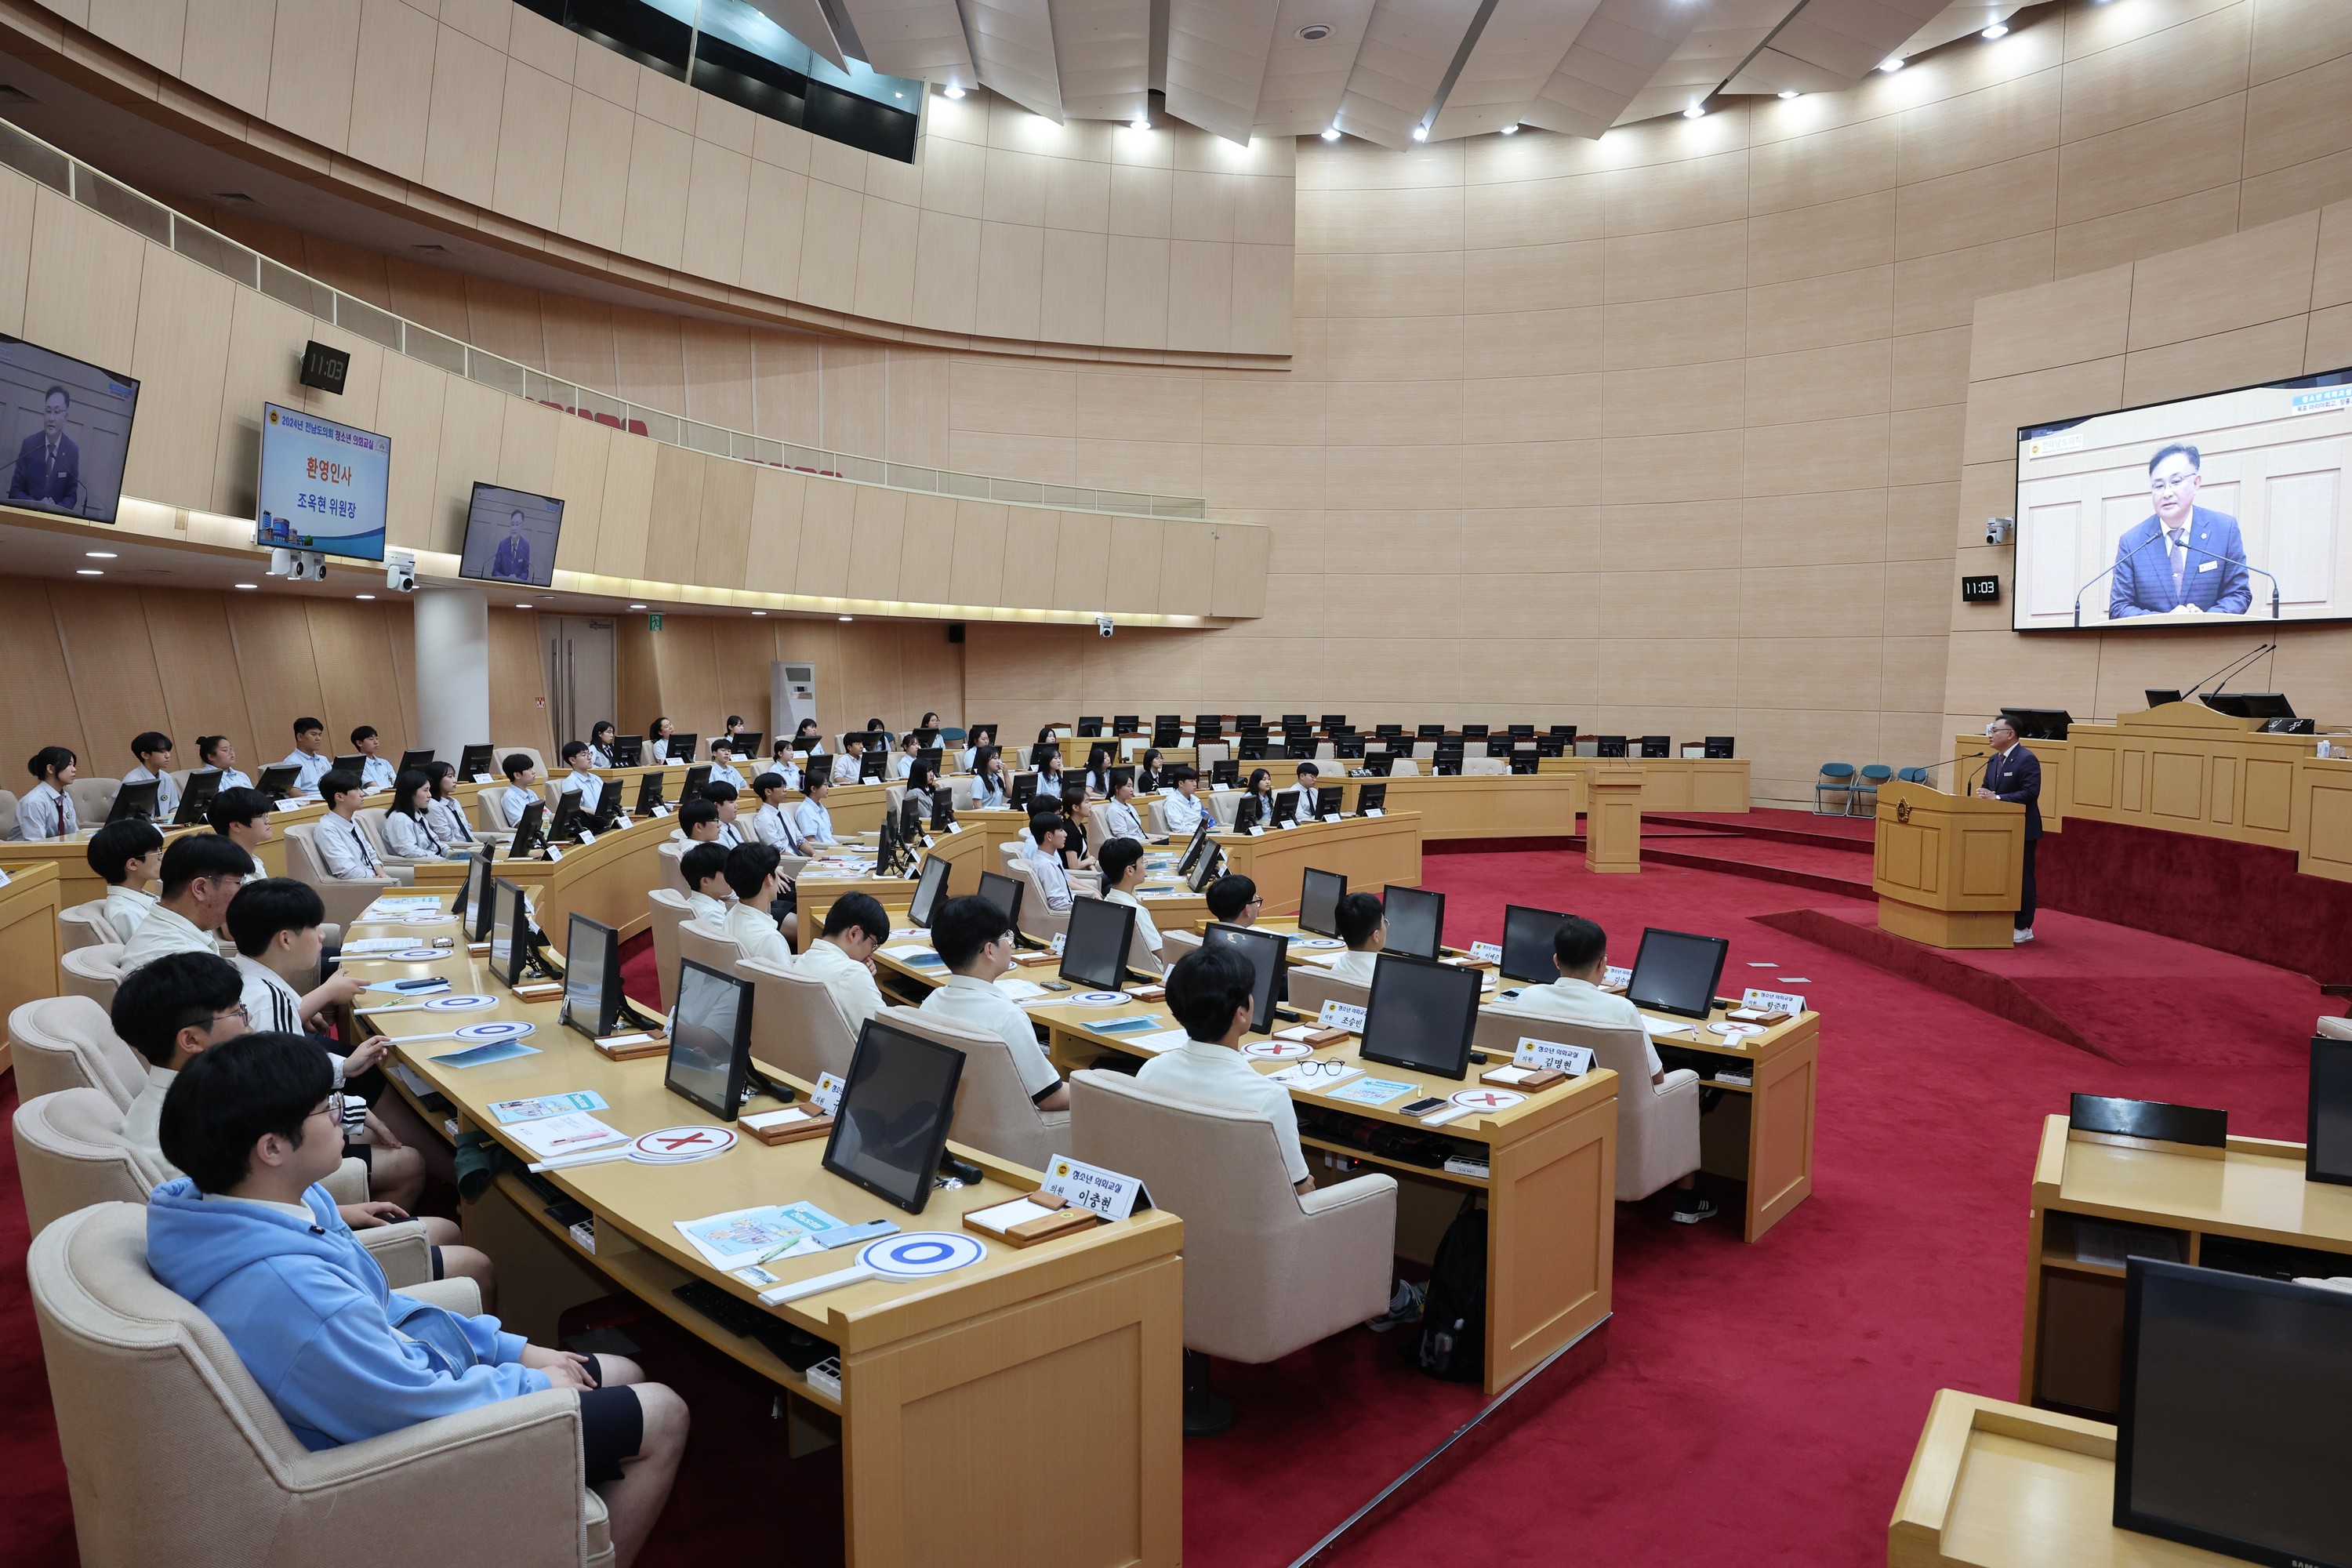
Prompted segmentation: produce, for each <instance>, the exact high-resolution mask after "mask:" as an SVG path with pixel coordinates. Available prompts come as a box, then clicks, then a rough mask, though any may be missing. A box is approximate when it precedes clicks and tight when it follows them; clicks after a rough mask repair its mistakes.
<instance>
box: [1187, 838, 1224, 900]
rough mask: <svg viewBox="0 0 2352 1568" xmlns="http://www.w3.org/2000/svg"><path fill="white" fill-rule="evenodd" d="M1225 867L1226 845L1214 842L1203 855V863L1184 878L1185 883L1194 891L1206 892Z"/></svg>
mask: <svg viewBox="0 0 2352 1568" xmlns="http://www.w3.org/2000/svg"><path fill="white" fill-rule="evenodd" d="M1224 868H1225V851H1224V847H1223V845H1219V844H1212V845H1210V846H1209V852H1208V853H1207V854H1205V855H1203V856H1202V857H1201V863H1200V864H1199V865H1197V866H1195V867H1193V868H1192V875H1191V876H1190V877H1188V878H1186V879H1184V885H1185V886H1186V887H1187V888H1189V889H1192V891H1193V892H1196V893H1199V892H1205V891H1207V890H1208V886H1209V884H1210V883H1212V882H1213V881H1215V880H1216V879H1217V877H1218V874H1219V873H1221V872H1222V871H1223V870H1224Z"/></svg>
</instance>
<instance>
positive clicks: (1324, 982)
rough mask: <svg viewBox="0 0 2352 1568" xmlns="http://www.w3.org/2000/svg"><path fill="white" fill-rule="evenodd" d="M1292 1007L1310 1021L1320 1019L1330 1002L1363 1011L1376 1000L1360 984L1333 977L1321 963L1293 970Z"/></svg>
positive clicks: (1308, 964)
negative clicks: (1363, 1007) (1365, 1006)
mask: <svg viewBox="0 0 2352 1568" xmlns="http://www.w3.org/2000/svg"><path fill="white" fill-rule="evenodd" d="M1289 974H1290V1005H1291V1006H1293V1007H1294V1008H1296V1009H1297V1010H1298V1011H1299V1012H1301V1013H1304V1014H1306V1015H1307V1016H1308V1017H1310V1018H1314V1017H1319V1016H1321V1015H1322V1012H1323V1004H1324V1003H1326V1002H1345V1003H1347V1004H1348V1005H1349V1006H1352V1007H1361V1006H1364V1005H1367V1004H1369V1003H1370V1001H1371V999H1372V988H1371V987H1370V985H1368V984H1365V983H1364V982H1362V981H1360V980H1349V979H1348V978H1347V977H1346V976H1345V975H1339V974H1333V973H1330V972H1329V971H1328V970H1327V969H1325V968H1324V967H1323V966H1322V965H1321V964H1319V963H1294V964H1292V965H1291V966H1290V971H1289Z"/></svg>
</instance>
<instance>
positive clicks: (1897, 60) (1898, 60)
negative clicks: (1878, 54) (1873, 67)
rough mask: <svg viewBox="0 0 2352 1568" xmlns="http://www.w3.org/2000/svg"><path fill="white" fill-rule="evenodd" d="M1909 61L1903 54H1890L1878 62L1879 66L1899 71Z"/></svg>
mask: <svg viewBox="0 0 2352 1568" xmlns="http://www.w3.org/2000/svg"><path fill="white" fill-rule="evenodd" d="M1907 63H1909V62H1907V61H1906V60H1905V59H1904V58H1903V57H1902V56H1901V55H1889V56H1887V57H1886V58H1885V59H1883V60H1881V61H1879V62H1878V68H1879V69H1880V70H1883V71H1888V72H1893V71H1899V70H1901V69H1902V68H1904V66H1905V65H1906V64H1907Z"/></svg>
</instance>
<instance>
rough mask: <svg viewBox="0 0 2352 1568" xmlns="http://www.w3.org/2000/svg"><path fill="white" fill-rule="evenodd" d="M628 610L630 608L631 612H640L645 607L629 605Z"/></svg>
mask: <svg viewBox="0 0 2352 1568" xmlns="http://www.w3.org/2000/svg"><path fill="white" fill-rule="evenodd" d="M629 608H631V609H633V610H642V609H644V608H645V606H644V605H630V606H629Z"/></svg>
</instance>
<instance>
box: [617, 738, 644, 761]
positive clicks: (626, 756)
mask: <svg viewBox="0 0 2352 1568" xmlns="http://www.w3.org/2000/svg"><path fill="white" fill-rule="evenodd" d="M645 760H646V738H645V737H644V736H643V735H615V736H614V737H613V765H614V767H616V768H634V767H641V766H643V765H644V763H645Z"/></svg>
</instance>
